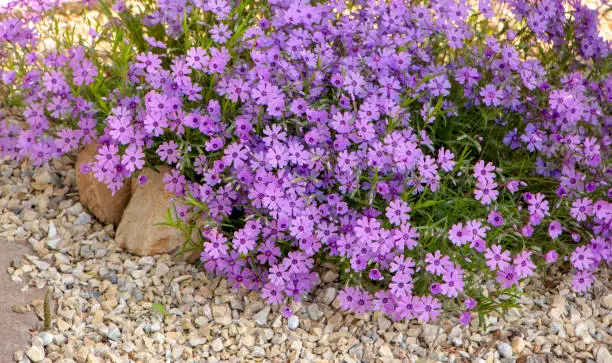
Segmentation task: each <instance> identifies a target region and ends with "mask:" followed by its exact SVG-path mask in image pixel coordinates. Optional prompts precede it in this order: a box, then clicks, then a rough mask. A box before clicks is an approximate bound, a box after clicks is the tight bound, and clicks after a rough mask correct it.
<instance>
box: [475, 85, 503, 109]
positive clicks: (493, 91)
mask: <svg viewBox="0 0 612 363" xmlns="http://www.w3.org/2000/svg"><path fill="white" fill-rule="evenodd" d="M480 96H481V97H482V102H484V104H485V105H487V106H499V105H501V99H502V94H501V92H500V91H498V90H497V88H496V87H495V86H494V85H491V84H489V85H487V86H485V87H484V88H483V89H482V90H481V91H480Z"/></svg>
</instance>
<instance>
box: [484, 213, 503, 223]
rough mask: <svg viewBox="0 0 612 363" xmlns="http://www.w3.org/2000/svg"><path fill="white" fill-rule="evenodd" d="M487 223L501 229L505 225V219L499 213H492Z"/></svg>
mask: <svg viewBox="0 0 612 363" xmlns="http://www.w3.org/2000/svg"><path fill="white" fill-rule="evenodd" d="M487 221H488V222H489V224H491V225H492V226H493V227H501V226H503V225H504V217H503V216H502V215H501V213H499V212H498V211H492V212H491V213H489V216H488V217H487Z"/></svg>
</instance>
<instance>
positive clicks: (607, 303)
mask: <svg viewBox="0 0 612 363" xmlns="http://www.w3.org/2000/svg"><path fill="white" fill-rule="evenodd" d="M601 305H602V306H603V307H604V308H606V309H608V310H612V293H609V294H608V295H606V296H604V297H603V298H602V299H601Z"/></svg>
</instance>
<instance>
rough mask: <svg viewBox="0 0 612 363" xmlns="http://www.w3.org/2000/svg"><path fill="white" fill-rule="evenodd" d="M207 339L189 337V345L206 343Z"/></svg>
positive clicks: (194, 345)
mask: <svg viewBox="0 0 612 363" xmlns="http://www.w3.org/2000/svg"><path fill="white" fill-rule="evenodd" d="M207 341H208V340H207V339H206V338H193V339H189V345H190V346H191V347H192V348H193V347H197V346H198V345H203V344H206V342H207Z"/></svg>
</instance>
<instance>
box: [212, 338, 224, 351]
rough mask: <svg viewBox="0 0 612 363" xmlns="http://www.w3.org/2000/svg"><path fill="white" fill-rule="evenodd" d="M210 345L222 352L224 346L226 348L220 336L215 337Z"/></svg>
mask: <svg viewBox="0 0 612 363" xmlns="http://www.w3.org/2000/svg"><path fill="white" fill-rule="evenodd" d="M210 346H211V347H212V349H213V350H214V351H215V352H220V351H222V350H223V348H225V347H224V346H223V341H222V340H221V339H219V338H216V339H214V340H213V341H212V343H211V344H210Z"/></svg>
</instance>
